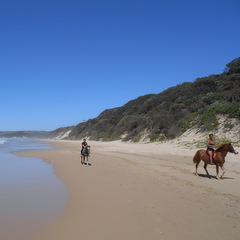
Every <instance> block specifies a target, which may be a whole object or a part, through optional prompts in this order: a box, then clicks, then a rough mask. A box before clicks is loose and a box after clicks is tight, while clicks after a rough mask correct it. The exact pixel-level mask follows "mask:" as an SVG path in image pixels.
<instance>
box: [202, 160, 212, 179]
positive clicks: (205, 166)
mask: <svg viewBox="0 0 240 240" xmlns="http://www.w3.org/2000/svg"><path fill="white" fill-rule="evenodd" d="M207 165H208V164H207V163H205V162H204V166H203V168H204V170H205V171H206V173H207V175H208V177H209V176H210V175H209V172H208V170H207Z"/></svg>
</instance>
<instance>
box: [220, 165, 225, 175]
mask: <svg viewBox="0 0 240 240" xmlns="http://www.w3.org/2000/svg"><path fill="white" fill-rule="evenodd" d="M220 167H221V169H222V171H223V173H222V175H221V176H220V178H223V175H224V174H225V172H226V171H225V168H224V166H223V165H220Z"/></svg>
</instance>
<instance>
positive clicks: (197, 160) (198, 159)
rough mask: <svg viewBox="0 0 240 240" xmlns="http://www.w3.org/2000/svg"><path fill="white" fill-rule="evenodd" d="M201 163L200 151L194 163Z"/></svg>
mask: <svg viewBox="0 0 240 240" xmlns="http://www.w3.org/2000/svg"><path fill="white" fill-rule="evenodd" d="M200 161H201V157H200V150H198V151H197V152H196V154H195V156H194V157H193V163H199V162H200Z"/></svg>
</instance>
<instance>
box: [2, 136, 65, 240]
mask: <svg viewBox="0 0 240 240" xmlns="http://www.w3.org/2000/svg"><path fill="white" fill-rule="evenodd" d="M48 148H50V147H49V146H48V145H46V144H44V143H42V142H39V141H34V140H30V139H0V239H37V237H38V236H39V234H40V232H41V231H42V230H43V229H44V228H45V227H47V225H48V224H49V223H50V222H51V221H54V220H55V219H56V218H57V216H58V215H59V214H60V213H61V212H62V211H63V209H64V207H65V204H66V199H67V190H66V186H65V184H64V183H63V182H62V181H61V180H60V179H58V178H57V176H56V175H55V174H54V169H53V167H52V165H50V164H47V163H45V162H44V161H43V160H41V159H37V158H27V157H18V156H16V155H14V153H16V152H23V151H24V152H25V151H33V150H39V149H48ZM28 231H29V233H28ZM30 232H31V233H30ZM30 236H31V237H30ZM3 237H4V238H3Z"/></svg>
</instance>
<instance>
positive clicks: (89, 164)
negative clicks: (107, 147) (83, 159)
mask: <svg viewBox="0 0 240 240" xmlns="http://www.w3.org/2000/svg"><path fill="white" fill-rule="evenodd" d="M83 165H86V166H92V164H91V163H83Z"/></svg>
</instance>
